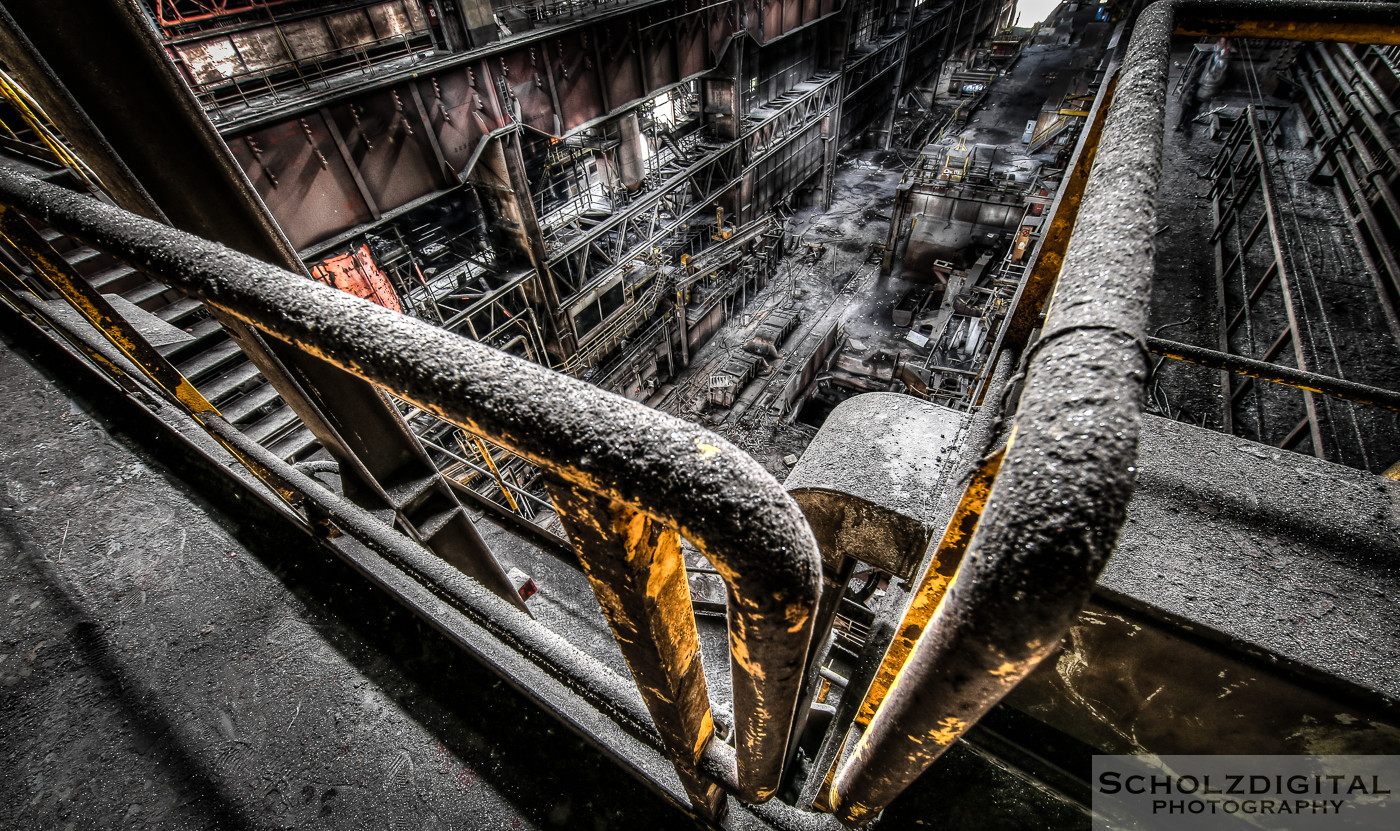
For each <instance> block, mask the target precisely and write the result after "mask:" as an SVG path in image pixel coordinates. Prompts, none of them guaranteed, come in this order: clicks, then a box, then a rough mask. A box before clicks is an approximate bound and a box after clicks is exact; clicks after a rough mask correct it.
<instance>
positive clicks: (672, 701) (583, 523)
mask: <svg viewBox="0 0 1400 831" xmlns="http://www.w3.org/2000/svg"><path fill="white" fill-rule="evenodd" d="M548 487H549V493H550V496H551V497H552V498H553V499H554V504H555V505H556V506H557V507H558V509H559V518H560V520H561V521H562V523H563V525H564V528H565V530H567V531H568V533H569V537H570V538H571V539H572V540H573V543H574V548H575V550H576V551H577V552H578V557H579V562H581V563H582V564H583V571H584V573H585V574H587V575H588V580H589V583H591V584H592V586H593V593H594V594H595V595H596V596H597V597H598V601H599V603H600V604H601V605H602V607H603V615H604V616H605V617H606V618H607V619H608V624H609V625H610V626H611V627H612V630H613V634H614V635H616V637H617V643H618V645H619V646H620V647H622V655H623V657H624V658H626V659H627V666H628V668H629V669H631V670H632V677H633V678H634V679H636V682H637V688H638V689H639V690H640V691H641V693H642V700H643V701H644V702H646V705H647V710H648V711H649V712H650V713H651V720H652V723H653V724H655V725H656V728H657V730H658V731H659V732H660V733H661V739H662V741H663V742H665V744H666V749H667V750H668V751H669V755H670V757H671V759H672V761H674V762H675V765H676V773H677V774H678V775H679V776H680V779H681V784H682V786H683V787H684V788H685V791H686V794H687V795H688V796H689V797H690V804H691V807H692V809H694V810H695V812H696V813H697V814H699V815H701V816H703V817H705V818H706V819H710V820H715V819H718V818H719V817H720V815H721V814H722V813H723V809H724V804H725V802H724V791H722V790H721V789H720V787H719V786H718V785H717V784H715V783H714V782H713V781H712V780H710V779H709V777H707V776H705V775H703V774H702V773H701V772H700V757H701V754H702V753H703V752H704V750H705V745H707V744H708V743H709V742H710V741H711V739H712V738H713V736H714V732H715V731H714V720H713V717H712V716H711V714H710V697H709V692H708V690H707V689H706V686H705V670H704V667H703V666H702V665H701V663H700V636H699V633H698V632H697V631H696V629H695V614H694V612H693V611H692V609H691V605H690V588H689V586H688V585H687V582H686V571H685V560H684V559H682V557H681V550H680V538H679V536H678V535H677V534H676V530H675V528H673V527H669V526H667V525H665V524H663V523H661V522H659V521H657V520H656V519H655V518H653V517H650V516H647V515H646V514H644V513H642V512H641V511H638V510H636V509H634V508H631V507H629V506H627V505H623V504H620V503H617V502H613V501H611V500H609V499H605V498H602V497H599V496H595V495H594V494H592V493H589V492H587V491H585V490H582V489H580V488H578V487H575V486H573V485H570V484H568V483H566V482H550V483H549V486H548Z"/></svg>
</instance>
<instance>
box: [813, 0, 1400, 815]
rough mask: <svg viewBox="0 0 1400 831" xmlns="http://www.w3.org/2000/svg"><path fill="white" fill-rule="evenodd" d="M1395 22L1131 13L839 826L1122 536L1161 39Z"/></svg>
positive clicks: (1061, 622) (1254, 3)
mask: <svg viewBox="0 0 1400 831" xmlns="http://www.w3.org/2000/svg"><path fill="white" fill-rule="evenodd" d="M1398 26H1400V8H1397V6H1395V5H1393V4H1370V3H1332V2H1287V0H1221V2H1205V0H1175V1H1174V0H1162V1H1161V2H1158V3H1155V4H1153V5H1152V6H1150V7H1148V8H1147V9H1145V10H1144V11H1143V13H1142V14H1141V15H1140V17H1139V19H1138V21H1137V24H1136V26H1135V28H1134V31H1133V37H1132V42H1131V44H1130V46H1129V50H1128V55H1127V57H1126V59H1125V61H1124V64H1123V67H1122V71H1121V73H1120V75H1119V79H1118V89H1117V94H1116V97H1115V100H1114V103H1113V107H1112V109H1111V111H1110V113H1109V116H1108V123H1107V124H1106V125H1105V129H1104V133H1103V137H1102V141H1101V144H1100V146H1099V148H1098V157H1097V159H1096V160H1095V164H1094V168H1093V172H1092V173H1091V176H1090V180H1089V183H1088V185H1087V187H1086V190H1085V194H1084V199H1083V204H1084V205H1085V206H1086V207H1085V208H1084V210H1083V211H1082V212H1081V214H1080V217H1079V220H1078V222H1077V223H1076V227H1075V234H1074V235H1073V236H1072V238H1071V240H1070V243H1069V248H1068V250H1067V252H1066V255H1065V261H1064V266H1063V268H1062V269H1061V271H1060V275H1059V283H1058V286H1057V289H1056V291H1055V294H1054V297H1053V298H1052V300H1051V308H1050V311H1049V313H1048V319H1047V322H1046V326H1045V329H1044V333H1043V335H1042V336H1041V338H1040V340H1039V341H1038V342H1037V343H1036V344H1035V345H1034V346H1033V347H1031V348H1032V354H1031V356H1030V361H1029V369H1028V372H1027V381H1026V388H1025V392H1024V393H1023V394H1022V398H1021V409H1020V412H1019V413H1018V414H1017V417H1016V430H1015V433H1014V434H1013V438H1012V440H1011V442H1010V444H1009V446H1008V448H1007V455H1006V458H1005V461H1004V463H1003V466H1002V468H1001V471H1000V473H999V475H998V476H997V478H996V481H995V485H994V487H993V490H992V493H991V495H990V497H989V501H988V505H987V508H986V510H985V511H984V512H983V515H982V517H981V519H980V522H979V524H978V526H977V530H976V532H975V535H974V537H973V539H972V541H971V543H970V545H969V548H968V553H967V556H966V558H965V560H964V561H963V564H962V566H961V568H960V569H959V571H958V574H957V576H956V577H955V578H954V580H953V583H952V585H951V586H950V587H949V589H948V591H947V594H946V596H945V599H944V600H943V602H942V603H941V604H940V606H939V607H938V609H937V611H936V612H935V615H934V618H933V620H932V621H931V622H930V624H929V626H928V628H927V629H926V630H925V632H924V633H923V635H922V637H921V638H920V640H919V642H918V643H917V645H916V646H915V648H914V651H913V653H912V654H911V656H910V658H909V660H908V662H907V663H906V664H905V665H904V667H903V669H902V670H901V672H900V674H899V675H898V677H897V679H896V681H895V683H894V686H893V687H892V688H891V690H890V692H889V695H888V697H887V699H886V701H885V703H884V705H883V706H882V707H881V708H880V710H879V711H878V712H877V713H876V715H875V717H874V719H873V720H872V722H871V724H870V727H869V729H868V730H867V731H866V733H865V735H864V736H862V737H861V739H860V741H859V742H858V744H857V746H856V748H855V751H854V752H853V754H852V756H851V757H850V759H849V760H848V761H847V763H846V764H844V765H843V766H842V768H841V769H840V770H839V771H838V772H837V775H836V778H835V780H834V783H833V788H832V795H831V802H832V805H833V807H834V810H835V812H836V816H837V818H838V819H840V820H841V822H843V823H844V824H846V825H849V826H860V825H864V824H865V823H867V822H869V821H870V820H871V819H873V818H874V817H875V816H876V815H877V814H878V813H879V811H881V810H883V808H884V807H885V806H887V805H888V804H889V803H890V802H891V801H892V800H893V799H894V798H895V797H896V796H898V795H899V794H900V793H901V792H902V791H903V790H904V789H905V788H906V787H908V785H910V784H911V783H912V782H913V781H914V780H915V779H916V778H917V777H918V776H919V775H920V774H921V773H923V771H924V770H926V769H927V768H928V767H929V766H930V765H931V764H932V763H933V762H934V760H936V759H937V758H938V757H939V756H940V755H941V754H942V753H943V752H944V751H945V750H946V749H947V748H948V746H949V745H951V744H952V742H953V741H954V740H955V739H957V738H958V737H959V736H960V735H962V734H963V733H964V732H965V731H966V730H967V729H968V728H969V727H970V726H971V725H972V724H973V723H975V722H976V721H977V719H978V718H980V717H981V716H982V715H983V714H984V713H985V712H986V711H987V710H988V709H990V708H991V707H992V705H994V704H995V703H996V702H997V701H999V700H1000V699H1001V698H1002V697H1003V696H1004V695H1005V694H1006V693H1007V692H1009V691H1010V689H1011V688H1012V687H1013V686H1014V685H1015V684H1016V683H1017V682H1018V681H1019V680H1020V679H1022V678H1023V677H1025V675H1027V674H1028V673H1029V672H1030V671H1031V670H1032V669H1033V668H1034V667H1035V666H1036V665H1037V664H1038V663H1039V662H1040V661H1041V660H1043V659H1044V658H1045V657H1046V656H1048V655H1049V654H1051V653H1052V652H1053V651H1054V649H1055V647H1056V645H1057V644H1058V642H1059V640H1060V638H1061V636H1062V635H1063V633H1064V632H1065V630H1066V629H1067V627H1068V625H1069V624H1070V622H1071V621H1072V620H1073V619H1074V616H1075V615H1076V614H1077V613H1078V611H1079V609H1080V608H1081V607H1082V606H1083V605H1084V603H1085V602H1086V601H1087V599H1088V597H1089V593H1090V592H1091V591H1092V589H1093V586H1094V584H1095V582H1096V580H1097V577H1098V574H1099V572H1100V570H1101V569H1102V567H1103V565H1104V563H1105V561H1106V560H1107V557H1108V554H1109V553H1110V551H1111V550H1112V548H1113V545H1114V543H1115V541H1116V538H1117V535H1118V531H1119V528H1120V527H1121V526H1122V523H1123V519H1124V517H1125V515H1126V509H1127V503H1128V500H1129V498H1130V496H1131V495H1132V490H1133V485H1134V480H1135V477H1136V467H1135V462H1136V456H1137V439H1138V432H1139V429H1140V424H1141V414H1142V400H1143V386H1144V381H1145V379H1146V374H1147V373H1146V370H1147V345H1146V341H1145V339H1144V335H1145V332H1144V327H1145V323H1146V315H1147V301H1148V296H1149V290H1150V286H1151V277H1152V257H1153V234H1154V232H1155V230H1156V227H1155V226H1156V209H1155V196H1156V191H1157V187H1158V185H1159V179H1160V171H1161V156H1162V131H1163V124H1164V117H1165V101H1166V83H1167V66H1168V60H1169V57H1170V49H1171V36H1172V34H1173V32H1174V31H1176V32H1181V33H1188V34H1216V35H1220V36H1244V37H1280V38H1292V39H1309V40H1352V41H1355V40H1372V41H1376V42H1386V43H1395V42H1400V28H1397V27H1398Z"/></svg>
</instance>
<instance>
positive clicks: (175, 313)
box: [153, 297, 204, 323]
mask: <svg viewBox="0 0 1400 831" xmlns="http://www.w3.org/2000/svg"><path fill="white" fill-rule="evenodd" d="M202 305H204V304H202V303H200V302H199V301H198V300H195V299H194V298H193V297H183V298H181V299H179V300H176V301H175V302H174V303H171V304H170V305H169V306H166V307H165V308H163V309H157V310H156V311H155V312H154V313H153V314H155V316H156V317H158V318H160V319H161V320H164V321H165V322H166V323H173V322H174V321H176V320H179V319H180V318H182V317H184V316H185V315H188V314H189V313H190V312H193V311H194V310H196V309H198V308H199V307H200V306H202Z"/></svg>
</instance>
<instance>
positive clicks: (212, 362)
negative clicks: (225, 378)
mask: <svg viewBox="0 0 1400 831" xmlns="http://www.w3.org/2000/svg"><path fill="white" fill-rule="evenodd" d="M238 354H240V352H239V350H238V344H236V343H234V342H233V341H231V340H230V341H224V342H223V343H221V344H219V345H218V346H215V347H213V348H212V349H210V350H208V351H206V352H202V353H200V354H199V355H196V356H195V357H193V358H191V359H190V360H188V361H185V362H184V363H182V364H180V365H179V368H180V374H182V375H184V376H185V377H186V378H189V379H191V380H193V379H195V378H196V377H198V376H200V375H205V374H207V373H209V372H210V371H211V370H213V369H214V368H215V367H217V366H219V365H221V364H223V363H225V362H226V361H228V360H230V359H232V358H233V357H234V356H235V355H238Z"/></svg>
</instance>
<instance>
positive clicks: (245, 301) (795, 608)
mask: <svg viewBox="0 0 1400 831" xmlns="http://www.w3.org/2000/svg"><path fill="white" fill-rule="evenodd" d="M0 202H4V203H6V204H10V205H13V206H15V207H16V208H18V209H19V210H20V211H21V212H22V213H26V214H28V215H30V216H33V217H35V218H37V219H40V220H42V221H43V222H45V223H47V224H49V225H51V226H53V227H54V228H57V229H58V230H60V231H62V232H64V233H65V234H68V235H71V236H74V237H77V238H79V239H81V240H83V241H84V242H86V243H88V244H89V245H92V246H93V247H95V248H99V249H102V250H105V251H107V252H108V253H111V254H113V255H114V256H117V257H119V258H121V259H123V260H126V261H128V262H129V263H130V264H131V265H134V266H136V267H138V268H141V269H143V270H145V271H147V272H149V273H150V274H152V275H153V276H155V277H158V278H159V279H161V280H162V281H165V282H167V283H168V284H170V285H172V286H175V287H177V288H180V289H183V290H185V291H187V292H189V293H190V294H192V295H194V296H197V297H199V298H200V299H201V300H203V301H205V302H206V303H209V304H210V305H213V306H215V307H218V308H219V309H222V310H224V311H226V312H228V313H229V314H231V315H233V316H234V317H237V318H238V319H240V320H242V321H244V322H246V323H248V324H249V325H251V326H253V327H255V328H257V329H259V330H261V331H263V332H266V333H267V334H269V335H271V336H272V337H275V338H277V339H279V340H283V341H286V342H288V343H291V344H293V345H295V346H297V347H299V348H301V349H304V350H306V351H307V352H310V353H312V354H315V355H317V356H319V357H321V358H324V359H325V360H327V361H329V362H331V363H333V364H335V365H336V366H339V367H341V368H342V369H345V370H347V371H349V372H351V373H353V374H355V375H358V376H359V377H361V378H364V379H365V380H367V381H370V382H371V383H374V384H377V385H379V386H381V387H384V388H386V389H389V390H392V391H393V392H394V393H395V394H396V395H398V396H399V397H401V398H404V399H405V400H408V401H411V402H412V403H413V404H415V405H417V406H418V407H421V408H422V409H424V410H425V411H427V412H431V413H433V414H435V415H437V416H440V417H442V418H444V419H446V420H448V421H450V422H453V423H455V424H457V425H459V426H461V427H464V428H466V429H467V430H470V431H472V432H474V433H478V434H480V435H485V436H489V437H491V438H492V440H493V441H496V442H497V443H499V444H501V445H502V446H504V447H506V448H508V449H510V450H511V451H513V452H515V453H517V454H519V455H521V456H524V457H526V458H527V459H529V460H531V461H533V462H535V463H536V464H539V465H540V466H542V467H544V468H546V469H548V470H549V471H551V472H553V473H554V474H555V475H556V476H558V477H559V478H561V479H563V480H565V481H567V482H569V483H571V484H573V485H575V486H578V487H580V488H583V489H586V490H588V491H592V492H594V493H597V494H600V495H602V496H605V497H607V498H610V499H613V500H616V501H618V502H622V503H625V504H627V505H630V506H632V507H634V508H636V509H638V510H640V511H643V512H645V513H647V514H650V515H652V516H655V517H657V518H659V519H660V520H662V521H663V522H666V523H668V524H672V525H674V526H676V527H677V528H678V529H679V530H680V533H681V534H682V535H684V536H685V537H686V538H687V539H689V540H691V541H692V542H693V543H695V545H696V546H697V547H699V548H700V550H701V551H702V552H703V553H704V554H705V556H706V557H707V558H709V560H710V562H712V563H713V564H714V566H715V568H716V570H717V571H719V573H720V575H721V576H722V577H723V579H724V580H725V582H726V583H727V584H728V586H729V593H730V598H731V603H730V607H729V641H730V658H731V664H732V676H733V689H734V712H735V722H736V723H735V734H736V736H735V741H736V755H737V766H738V775H737V780H738V785H739V793H738V794H737V795H738V796H739V797H740V798H742V799H745V800H746V801H750V802H762V801H763V800H765V799H767V798H769V797H771V796H772V795H773V793H774V792H776V790H777V787H778V784H779V782H780V781H781V776H782V764H783V755H784V750H785V748H786V744H787V733H788V728H789V725H791V724H792V716H793V713H794V711H795V709H796V707H797V696H798V689H799V687H800V685H801V682H802V663H803V660H804V657H805V655H806V653H807V644H808V641H809V640H810V638H811V633H812V626H813V614H814V612H815V609H816V605H817V596H818V592H819V591H820V585H821V571H820V569H821V559H820V555H819V554H818V551H817V545H816V541H815V540H814V539H813V537H812V532H811V530H810V528H809V527H808V525H807V521H806V519H805V518H804V517H803V515H802V512H801V511H800V510H799V508H798V507H797V503H796V502H794V501H793V500H792V498H791V497H790V496H788V494H787V492H786V491H784V490H783V487H782V485H780V484H778V482H777V481H776V480H775V479H773V477H772V476H771V475H769V474H768V472H767V471H766V470H764V469H763V467H762V466H760V465H759V464H758V462H756V461H754V459H753V458H752V457H750V456H749V455H748V454H747V453H745V452H743V451H742V450H740V449H738V448H736V447H734V446H733V445H732V444H730V443H729V442H727V441H725V440H724V439H722V438H720V437H719V436H717V435H715V434H714V433H712V432H710V431H708V430H705V429H703V428H701V427H699V426H697V425H694V424H691V423H689V422H686V421H682V420H680V419H678V418H674V417H672V416H669V415H666V414H664V413H660V412H657V411H655V410H651V409H649V408H647V407H644V406H642V405H640V404H637V403H636V402H633V401H629V400H627V399H625V398H622V397H621V396H617V395H613V394H611V393H607V392H603V391H602V390H599V389H598V388H596V387H593V386H590V385H588V384H585V383H583V382H581V381H576V380H574V379H572V378H569V377H567V376H564V375H561V374H559V373H556V372H554V371H552V370H549V369H545V368H544V367H541V366H538V365H536V364H532V363H529V362H527V361H523V360H521V359H519V358H515V357H513V356H510V355H506V354H504V353H501V352H498V351H496V350H494V349H491V348H489V347H487V346H484V345H482V344H479V343H476V342H474V341H470V340H468V339H466V338H463V337H461V336H459V335H455V334H453V333H451V332H447V331H445V330H442V329H439V328H438V327H435V326H433V325H431V324H428V323H425V322H423V321H419V320H416V319H414V318H411V317H407V316H405V315H400V314H395V313H393V312H390V311H388V310H387V309H384V308H382V307H380V306H376V305H375V304H373V303H369V302H367V301H363V300H360V299H358V298H356V297H352V296H351V295H348V294H345V293H344V292H341V291H337V290H335V289H333V288H330V287H329V286H325V285H322V284H320V283H317V282H315V281H313V280H308V279H306V278H304V277H299V276H297V275H294V274H291V273H289V272H287V271H284V270H283V269H280V268H277V267H275V266H272V265H268V264H267V263H264V262H261V261H259V260H256V259H253V258H252V257H249V256H246V255H244V254H240V253H238V252H236V251H233V250H231V249H228V248H225V247H224V246H222V245H219V244H217V243H213V242H209V241H208V240H205V239H202V238H200V237H196V236H193V235H190V234H186V233H183V232H180V231H176V230H174V229H172V228H170V227H168V226H166V225H162V224H160V223H157V222H154V221H152V220H149V219H145V218H142V217H139V216H136V215H134V214H131V213H128V212H126V211H123V210H120V209H118V208H114V207H111V206H109V205H106V204H103V203H100V202H98V201H97V200H95V199H91V198H88V197H85V196H80V195H77V194H74V193H72V192H70V191H67V190H64V189H62V188H59V187H56V186H54V185H50V184H47V183H44V182H40V181H38V180H35V179H31V178H28V177H25V176H21V175H19V174H16V173H13V172H10V171H5V170H0Z"/></svg>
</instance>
